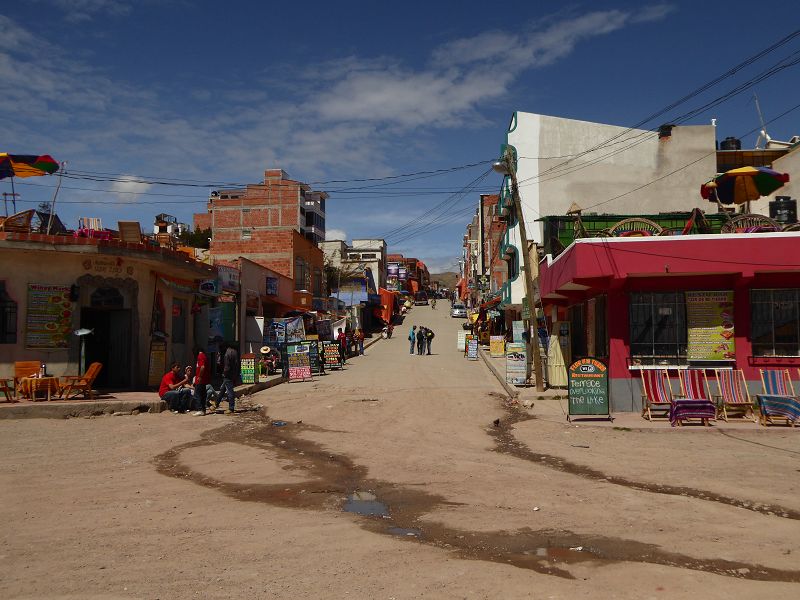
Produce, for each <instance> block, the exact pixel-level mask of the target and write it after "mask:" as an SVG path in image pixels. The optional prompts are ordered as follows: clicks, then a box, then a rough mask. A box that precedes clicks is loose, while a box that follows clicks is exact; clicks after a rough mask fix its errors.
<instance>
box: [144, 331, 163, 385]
mask: <svg viewBox="0 0 800 600" xmlns="http://www.w3.org/2000/svg"><path fill="white" fill-rule="evenodd" d="M166 372H167V343H166V342H165V341H163V340H155V339H154V340H152V341H151V342H150V364H149V366H148V369H147V385H149V386H151V387H158V386H159V385H160V384H161V378H162V377H164V374H165V373H166Z"/></svg>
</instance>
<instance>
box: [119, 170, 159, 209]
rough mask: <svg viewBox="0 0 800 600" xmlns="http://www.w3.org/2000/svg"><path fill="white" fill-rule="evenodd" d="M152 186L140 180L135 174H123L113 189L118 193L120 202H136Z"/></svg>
mask: <svg viewBox="0 0 800 600" xmlns="http://www.w3.org/2000/svg"><path fill="white" fill-rule="evenodd" d="M151 187H152V186H150V184H147V183H143V182H142V181H139V178H138V177H136V176H135V175H123V176H122V177H120V180H119V181H115V182H114V184H113V185H112V186H111V190H112V191H113V192H114V193H115V194H117V197H118V198H119V202H125V203H130V202H135V201H136V199H137V198H138V197H139V196H140V195H141V194H143V193H145V192H147V191H148V190H149V189H150V188H151Z"/></svg>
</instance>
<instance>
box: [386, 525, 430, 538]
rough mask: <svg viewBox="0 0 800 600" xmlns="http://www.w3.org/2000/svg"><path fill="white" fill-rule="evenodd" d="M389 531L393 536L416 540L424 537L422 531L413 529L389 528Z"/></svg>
mask: <svg viewBox="0 0 800 600" xmlns="http://www.w3.org/2000/svg"><path fill="white" fill-rule="evenodd" d="M388 531H389V533H391V534H392V535H399V536H406V537H415V538H421V537H422V531H421V530H419V529H413V528H411V527H389V529H388Z"/></svg>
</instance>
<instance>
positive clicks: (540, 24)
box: [0, 0, 800, 270]
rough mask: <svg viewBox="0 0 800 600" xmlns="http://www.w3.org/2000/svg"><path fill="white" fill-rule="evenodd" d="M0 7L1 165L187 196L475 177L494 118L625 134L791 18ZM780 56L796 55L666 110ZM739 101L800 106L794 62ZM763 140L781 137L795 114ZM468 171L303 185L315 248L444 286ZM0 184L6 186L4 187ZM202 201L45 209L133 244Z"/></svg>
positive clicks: (680, 9) (168, 196)
mask: <svg viewBox="0 0 800 600" xmlns="http://www.w3.org/2000/svg"><path fill="white" fill-rule="evenodd" d="M5 4H11V3H4V6H2V7H0V107H2V115H3V117H2V120H0V134H1V135H0V138H1V139H2V144H0V151H7V152H14V153H31V154H38V153H47V154H51V155H52V156H53V157H55V158H56V159H57V160H59V161H67V163H68V165H67V170H68V172H71V173H73V174H74V175H82V176H84V177H85V176H91V175H92V174H98V173H113V174H121V175H126V176H129V177H131V178H135V177H136V176H144V177H145V178H146V179H147V180H154V179H158V180H165V179H168V178H169V179H182V180H192V182H195V183H198V184H202V183H211V182H214V183H219V182H236V183H240V182H241V183H245V182H257V181H259V180H260V179H261V177H262V176H263V170H264V169H265V168H267V167H281V168H283V169H284V170H286V171H287V172H288V173H289V174H290V175H291V176H292V177H293V178H296V179H299V180H301V181H307V182H328V181H331V180H355V179H364V178H379V177H388V176H396V175H399V174H405V173H415V172H419V171H431V170H438V169H449V168H450V167H455V166H460V165H465V164H471V163H478V162H482V161H488V160H490V159H491V158H492V157H494V156H496V155H497V154H498V152H499V148H500V144H501V143H502V142H503V141H504V135H505V131H506V127H507V124H508V121H509V118H510V116H511V114H512V113H513V111H515V110H524V111H528V112H538V113H543V114H550V115H556V116H561V117H567V118H574V119H581V120H587V121H597V122H604V123H611V124H615V125H633V124H635V123H636V122H638V121H639V120H641V119H642V118H643V117H645V116H647V115H649V114H651V113H653V112H655V111H656V110H658V109H660V108H662V107H664V106H666V105H668V104H669V103H671V102H672V101H674V100H676V99H677V98H680V97H682V96H683V95H684V94H686V93H687V92H689V91H691V90H693V89H695V88H697V87H698V86H700V85H702V84H704V83H706V82H707V81H709V80H711V79H713V78H714V77H716V76H717V75H720V74H721V73H723V72H724V71H726V70H727V69H728V68H730V67H732V66H733V65H735V64H737V63H739V62H740V61H742V60H744V59H745V58H747V57H748V56H751V55H753V54H755V53H756V52H758V51H760V50H762V49H763V48H765V47H767V46H769V45H770V44H772V43H773V42H775V41H777V40H778V39H780V38H782V37H784V36H785V35H787V34H789V33H790V32H791V31H792V30H793V29H794V28H796V27H798V26H799V25H800V3H798V2H794V1H789V0H787V1H784V2H776V3H773V4H771V5H770V6H769V8H765V9H764V11H763V12H759V9H758V5H756V4H754V3H752V2H741V1H736V0H733V1H727V2H717V1H708V2H706V1H704V2H692V1H682V0H680V1H675V2H666V3H665V2H658V1H656V2H652V3H647V2H602V1H593V2H588V1H587V2H575V3H554V2H537V1H528V2H514V1H510V2H505V3H503V4H501V5H492V4H487V3H486V2H473V1H460V2H429V1H428V2H402V3H391V5H390V3H385V2H372V3H367V2H317V1H313V0H308V1H306V2H293V3H291V2H281V3H277V2H257V1H251V2H239V1H236V0H232V1H230V2H226V3H220V2H211V1H204V0H138V1H133V0H29V1H28V2H26V3H19V2H17V3H13V5H12V6H6V5H5ZM501 9H502V10H501ZM797 51H800V38H798V39H795V40H793V41H792V42H791V43H790V44H788V45H787V46H785V47H784V48H782V49H781V50H780V51H779V52H777V53H775V54H774V55H771V57H770V58H769V59H765V60H764V61H762V62H760V63H757V64H756V65H754V67H753V68H751V69H750V70H749V71H744V72H742V74H740V75H739V76H737V77H736V78H732V79H728V80H726V81H725V82H723V83H722V84H720V85H718V86H715V87H714V88H713V89H711V90H709V92H708V93H706V94H705V95H703V96H701V97H699V98H696V99H694V100H692V101H690V102H689V103H687V104H685V105H682V106H680V107H678V108H677V109H675V111H673V113H671V114H673V115H679V114H682V113H684V112H686V111H688V110H690V109H693V108H696V107H698V106H700V105H702V104H703V100H704V99H705V100H708V99H710V98H713V97H716V96H718V95H720V94H722V93H724V92H725V91H728V90H729V89H730V88H732V87H733V86H734V85H735V83H736V82H737V81H742V80H744V79H745V78H746V77H747V76H752V75H753V74H755V72H756V71H758V70H760V69H762V68H765V67H766V66H767V65H768V64H772V63H773V62H775V61H776V60H777V59H779V58H782V57H784V56H788V55H789V54H791V53H793V52H797ZM755 91H756V92H757V93H758V95H759V99H760V102H761V107H762V110H763V112H764V116H765V118H767V119H770V118H772V117H773V116H776V115H778V114H780V113H781V112H783V111H784V110H787V109H788V108H789V107H791V106H793V105H794V104H796V103H797V102H800V76H798V67H794V68H792V69H787V70H786V71H783V72H782V73H780V74H778V75H776V76H774V77H772V78H771V79H769V80H768V81H766V82H764V83H762V84H759V86H758V87H757V88H756V89H755ZM712 117H715V118H717V125H718V134H719V137H720V138H722V137H725V136H727V135H740V134H741V133H743V132H746V131H749V130H751V129H754V128H755V127H757V125H758V120H757V116H756V110H755V107H754V104H753V100H752V94H751V93H744V94H742V95H740V96H737V97H735V98H733V99H732V100H730V101H728V102H726V103H725V104H723V105H721V106H719V107H717V108H715V109H714V110H713V111H712V112H708V113H703V114H701V115H698V116H697V117H696V118H695V119H694V120H693V121H692V122H693V123H708V122H709V120H710V119H711V118H712ZM668 120H669V119H668V117H664V118H660V119H658V122H653V123H648V125H647V127H655V126H657V125H658V124H659V123H660V122H664V121H668ZM768 129H769V132H770V135H771V136H772V137H773V138H776V139H788V138H789V137H791V136H792V135H794V134H800V111H796V112H794V113H792V114H790V115H788V116H787V117H785V118H783V119H781V120H779V121H776V122H774V123H771V124H770V125H769V126H768ZM754 142H755V136H754V135H751V136H749V137H748V138H745V142H744V143H745V145H746V146H747V145H749V146H752V144H753V143H754ZM487 168H488V165H486V164H480V165H477V166H475V167H471V168H466V169H461V170H456V171H452V172H449V173H444V174H439V175H436V176H432V177H426V178H423V179H412V180H409V181H404V180H403V179H402V178H401V179H399V180H388V182H391V183H392V185H386V184H387V181H384V182H372V183H321V184H318V185H314V188H315V189H323V190H329V191H331V192H332V193H331V200H330V201H329V203H328V229H329V231H332V232H333V233H334V234H337V233H338V234H341V233H344V234H346V236H347V238H348V239H352V238H353V237H372V236H381V235H384V234H387V233H391V235H390V236H389V237H388V240H389V243H390V249H391V250H392V251H401V252H404V253H405V254H406V255H414V256H418V257H419V258H422V259H423V260H426V262H428V263H429V265H430V267H431V268H432V270H442V269H453V268H454V261H455V260H456V258H457V256H458V255H459V253H460V245H461V237H462V235H463V232H464V226H465V224H466V222H467V220H468V215H467V214H466V211H467V209H468V207H469V206H475V204H476V202H477V199H478V193H479V192H480V191H483V192H496V191H497V189H498V188H499V185H500V177H499V176H498V175H494V174H488V175H485V171H486V169H487ZM484 175H485V176H484ZM712 175H713V173H710V174H709V177H710V176H712ZM482 176H483V178H482V179H481V177H482ZM475 180H478V181H477V183H476V184H475V185H473V186H472V187H469V188H468V190H469V191H468V192H467V193H464V194H462V195H459V196H454V197H453V198H451V204H452V205H453V206H452V208H451V209H450V210H451V211H452V212H451V213H449V215H446V216H444V217H442V218H440V219H438V220H436V221H435V222H433V223H432V224H431V225H430V226H429V227H428V228H426V229H425V230H423V231H418V230H417V229H415V228H413V226H412V228H411V229H409V227H403V226H404V225H405V224H407V223H408V222H409V221H411V220H412V219H414V218H416V217H418V216H420V215H422V214H424V213H425V211H427V210H429V209H430V208H432V207H433V206H434V205H436V204H438V203H440V202H443V201H444V200H446V199H447V198H450V195H451V194H452V193H454V192H458V191H460V190H463V189H464V188H465V187H467V186H468V184H470V182H473V181H475ZM55 183H56V178H55V177H48V178H36V179H27V180H17V186H16V191H17V192H18V193H20V194H21V200H22V203H21V204H20V205H19V206H20V207H22V208H25V207H29V206H32V205H35V204H37V203H38V202H40V201H42V200H50V198H51V197H52V194H53V189H54V188H53V186H54V185H55ZM376 185H377V186H378V187H374V186H376ZM698 185H699V184H698ZM366 186H373V187H366ZM0 188H2V189H0V191H7V192H10V191H11V189H10V184H9V182H8V180H4V181H2V182H0ZM78 188H88V189H78ZM353 188H360V189H353ZM98 190H99V191H98ZM336 190H339V191H336ZM207 197H208V189H207V188H203V187H184V186H158V185H148V184H146V183H139V182H137V181H113V182H112V181H90V180H87V179H71V178H70V179H64V180H63V183H62V189H61V191H60V192H59V195H58V202H59V204H58V205H57V212H58V213H59V215H60V216H61V217H62V220H64V221H65V222H66V223H67V224H68V225H69V226H71V227H74V226H75V225H76V223H77V218H78V217H79V216H99V217H101V218H102V219H103V223H104V224H105V225H106V226H109V227H116V221H117V220H127V219H136V220H139V221H141V222H142V223H143V224H144V225H145V226H146V227H148V228H149V227H150V224H151V223H152V218H153V216H154V215H155V214H157V213H160V212H168V213H171V214H174V215H175V216H177V217H178V218H179V219H180V220H183V221H186V222H191V215H192V213H194V212H198V211H203V210H204V208H205V201H206V199H207ZM687 208H691V207H687ZM422 222H426V220H423V221H422ZM401 228H402V229H401ZM413 233H419V235H416V236H414V237H408V235H410V234H413ZM329 237H330V236H329ZM404 238H407V239H404Z"/></svg>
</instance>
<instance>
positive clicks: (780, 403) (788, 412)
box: [758, 369, 800, 427]
mask: <svg viewBox="0 0 800 600" xmlns="http://www.w3.org/2000/svg"><path fill="white" fill-rule="evenodd" d="M760 371H761V385H763V386H764V393H763V394H759V395H758V407H759V409H760V410H761V424H762V425H767V424H768V423H772V422H773V419H786V424H787V425H791V426H792V427H794V426H795V424H796V423H797V421H799V420H800V399H798V398H797V396H795V395H794V386H793V385H792V380H791V378H790V377H789V369H760Z"/></svg>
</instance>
